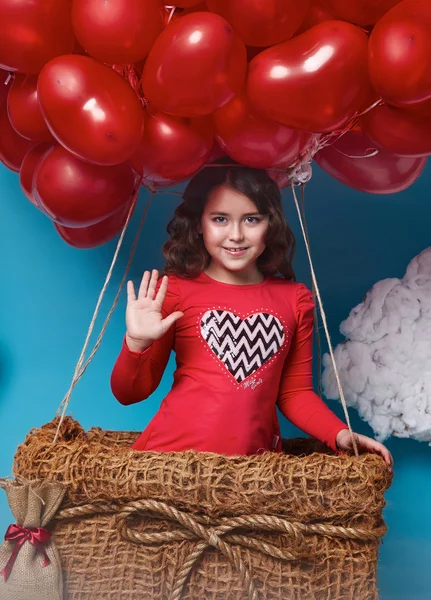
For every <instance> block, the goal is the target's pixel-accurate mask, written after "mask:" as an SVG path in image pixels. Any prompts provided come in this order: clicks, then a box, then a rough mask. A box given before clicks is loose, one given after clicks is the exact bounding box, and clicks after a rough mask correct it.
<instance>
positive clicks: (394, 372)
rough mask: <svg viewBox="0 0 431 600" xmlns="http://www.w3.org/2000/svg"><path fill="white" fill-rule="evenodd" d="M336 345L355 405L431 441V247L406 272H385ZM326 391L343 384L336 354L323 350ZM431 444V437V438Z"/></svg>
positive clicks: (391, 428)
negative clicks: (389, 276) (396, 275)
mask: <svg viewBox="0 0 431 600" xmlns="http://www.w3.org/2000/svg"><path fill="white" fill-rule="evenodd" d="M340 331H341V333H342V334H343V335H344V336H345V337H346V340H345V341H344V342H342V343H341V344H339V345H338V346H337V347H336V348H335V350H334V354H335V362H336V363H337V368H338V370H339V374H340V380H341V386H342V388H343V392H344V395H345V398H346V402H347V404H348V405H349V406H352V407H354V408H356V409H357V410H358V412H359V414H360V416H361V417H362V418H363V419H364V420H365V421H367V422H368V423H369V424H370V425H371V427H372V428H373V430H374V433H375V436H376V438H377V439H378V440H379V441H384V440H385V439H386V438H388V437H389V436H390V435H394V436H396V437H410V438H414V439H416V440H420V441H427V442H431V247H430V248H427V249H426V250H424V251H423V252H421V253H420V254H419V255H418V256H416V257H415V258H414V259H413V260H412V261H411V262H410V264H409V266H408V267H407V271H406V274H405V275H404V277H403V278H402V279H396V278H392V279H383V280H382V281H378V282H377V283H376V284H375V285H374V286H373V287H372V289H371V290H370V291H369V292H368V294H367V296H366V298H365V299H364V301H363V302H362V303H361V304H358V306H356V307H355V308H353V309H352V310H351V312H350V315H349V317H348V318H347V319H346V320H345V321H343V322H342V323H341V325H340ZM323 366H324V372H323V376H322V383H323V388H324V391H325V395H326V397H327V398H330V399H333V400H335V399H338V398H339V392H338V387H337V383H336V380H335V375H334V370H333V367H332V363H331V359H330V356H329V354H325V355H324V357H323ZM430 445H431V444H430Z"/></svg>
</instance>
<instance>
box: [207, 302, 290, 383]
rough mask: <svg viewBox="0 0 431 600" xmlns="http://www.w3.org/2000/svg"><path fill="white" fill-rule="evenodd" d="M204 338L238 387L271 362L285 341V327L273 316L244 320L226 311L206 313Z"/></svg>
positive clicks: (252, 317) (254, 316) (256, 314)
mask: <svg viewBox="0 0 431 600" xmlns="http://www.w3.org/2000/svg"><path fill="white" fill-rule="evenodd" d="M201 335H202V337H203V339H204V340H205V341H206V343H207V344H208V346H209V348H210V349H211V350H212V352H213V353H214V354H215V356H216V357H217V358H218V359H219V360H221V362H222V363H223V364H224V365H225V366H226V368H227V370H228V371H229V372H230V373H231V374H232V375H233V376H234V377H235V379H236V381H237V382H238V383H241V382H242V381H244V379H246V378H247V377H249V376H250V375H251V374H252V373H255V372H256V371H257V370H258V369H260V368H261V367H262V366H263V365H264V364H265V363H266V362H268V361H269V360H270V359H271V358H272V357H273V356H274V354H276V353H277V352H278V350H280V348H281V347H282V345H283V343H284V340H285V332H284V327H283V325H282V323H281V321H280V320H279V319H277V317H275V316H274V315H271V314H268V313H255V314H253V315H250V316H248V317H246V318H245V319H241V317H238V316H237V315H235V314H234V313H231V312H229V311H226V310H209V311H207V312H206V313H205V314H204V315H203V317H202V320H201Z"/></svg>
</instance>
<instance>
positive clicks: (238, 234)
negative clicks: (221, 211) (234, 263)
mask: <svg viewBox="0 0 431 600" xmlns="http://www.w3.org/2000/svg"><path fill="white" fill-rule="evenodd" d="M243 238H244V234H243V232H242V229H241V225H240V224H239V223H232V225H231V227H230V230H229V239H230V240H232V241H240V240H242V239H243Z"/></svg>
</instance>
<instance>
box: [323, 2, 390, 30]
mask: <svg viewBox="0 0 431 600" xmlns="http://www.w3.org/2000/svg"><path fill="white" fill-rule="evenodd" d="M321 2H322V4H324V6H326V8H328V10H330V11H331V13H332V14H333V15H334V17H335V18H336V19H341V20H342V21H350V22H351V23H356V24H357V25H362V26H367V25H374V24H375V23H377V21H378V20H379V19H381V18H382V17H383V15H384V14H385V13H387V12H388V10H390V9H391V8H392V7H393V6H395V5H396V4H398V3H399V2H401V0H321Z"/></svg>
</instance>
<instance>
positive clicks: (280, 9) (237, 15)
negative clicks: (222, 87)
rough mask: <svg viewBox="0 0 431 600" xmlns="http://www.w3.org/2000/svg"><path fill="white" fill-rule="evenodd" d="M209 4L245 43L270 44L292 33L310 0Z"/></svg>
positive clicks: (218, 0) (243, 0)
mask: <svg viewBox="0 0 431 600" xmlns="http://www.w3.org/2000/svg"><path fill="white" fill-rule="evenodd" d="M207 5H208V8H209V9H210V10H211V11H212V12H215V13H217V14H219V15H221V16H222V17H223V18H225V19H226V21H229V23H230V24H231V25H232V27H233V29H234V31H235V33H237V34H238V35H239V37H240V38H241V39H242V41H243V42H244V44H246V45H247V46H261V47H267V46H273V45H274V44H280V43H281V42H284V41H285V40H288V39H289V38H291V37H292V35H293V34H294V33H295V31H296V30H297V29H298V28H299V26H300V25H301V23H302V21H303V20H304V17H305V15H306V13H307V11H308V9H309V8H310V0H300V2H298V0H265V2H262V0H207Z"/></svg>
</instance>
